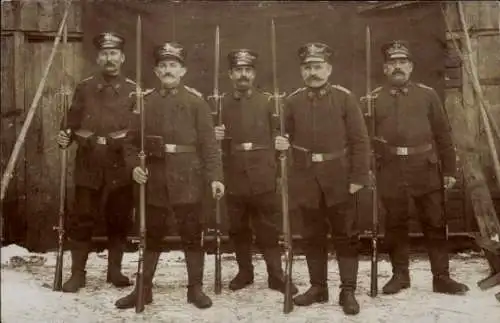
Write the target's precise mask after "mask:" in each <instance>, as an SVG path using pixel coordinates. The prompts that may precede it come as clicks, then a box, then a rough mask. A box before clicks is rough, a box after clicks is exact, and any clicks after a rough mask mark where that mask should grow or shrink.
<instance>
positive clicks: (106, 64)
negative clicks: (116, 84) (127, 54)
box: [104, 62, 117, 67]
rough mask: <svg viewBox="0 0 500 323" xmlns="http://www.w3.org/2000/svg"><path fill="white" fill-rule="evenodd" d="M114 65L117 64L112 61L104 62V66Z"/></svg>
mask: <svg viewBox="0 0 500 323" xmlns="http://www.w3.org/2000/svg"><path fill="white" fill-rule="evenodd" d="M116 65H117V64H116V63H113V62H106V63H105V64H104V66H106V67H115V66H116Z"/></svg>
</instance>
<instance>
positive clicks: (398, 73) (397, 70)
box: [384, 58, 413, 86]
mask: <svg viewBox="0 0 500 323" xmlns="http://www.w3.org/2000/svg"><path fill="white" fill-rule="evenodd" d="M412 71H413V63H412V62H411V61H410V60H408V59H406V58H397V59H391V60H388V61H387V62H385V64H384V74H385V75H386V76H387V78H388V79H389V81H390V82H391V83H392V84H394V85H396V86H397V85H403V84H405V83H406V82H408V80H409V79H410V75H411V72H412Z"/></svg>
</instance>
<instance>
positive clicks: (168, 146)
mask: <svg viewBox="0 0 500 323" xmlns="http://www.w3.org/2000/svg"><path fill="white" fill-rule="evenodd" d="M176 148H177V145H174V144H165V152H167V153H175V152H176Z"/></svg>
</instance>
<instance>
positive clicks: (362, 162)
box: [286, 43, 369, 314]
mask: <svg viewBox="0 0 500 323" xmlns="http://www.w3.org/2000/svg"><path fill="white" fill-rule="evenodd" d="M330 54H331V50H330V49H329V47H327V46H326V45H324V44H316V43H315V44H308V45H306V46H304V47H302V48H301V49H300V50H299V55H300V58H301V59H302V62H303V63H304V62H308V58H309V57H313V58H314V57H316V58H317V57H320V58H323V61H328V57H329V56H330ZM286 132H287V134H289V137H290V143H291V145H292V155H293V168H292V170H291V179H290V187H291V200H294V201H296V203H298V205H299V206H300V209H301V213H302V218H303V232H302V236H303V240H304V243H305V254H306V259H307V265H308V269H309V275H310V283H311V288H310V289H309V290H308V291H307V292H306V293H304V294H302V295H299V296H297V297H296V298H295V299H294V301H295V303H296V304H297V305H310V304H312V303H314V302H325V301H327V300H328V287H327V256H328V247H327V233H328V231H329V230H328V224H329V225H330V228H331V230H332V236H333V240H334V245H335V248H336V252H337V259H338V264H339V271H340V279H341V285H340V288H341V290H342V292H341V297H340V304H341V305H342V304H344V300H345V295H348V294H349V295H350V296H352V297H354V296H353V295H354V290H355V289H356V281H357V272H358V243H359V237H358V235H359V232H358V226H357V219H356V218H355V217H353V216H352V215H350V213H349V210H350V209H351V208H352V207H353V201H354V198H353V197H352V195H351V194H349V185H350V183H356V184H360V185H365V184H367V182H368V174H369V172H368V170H369V140H368V135H367V130H366V126H365V122H364V120H363V115H362V112H361V110H360V108H359V106H358V104H357V100H356V99H355V98H354V96H353V94H352V93H351V92H350V91H349V90H347V89H345V88H344V87H342V86H339V85H333V84H330V83H328V82H327V83H326V84H324V85H323V86H321V87H320V88H301V89H298V90H297V91H295V92H294V93H292V94H291V95H290V96H289V97H288V98H287V100H286ZM346 293H348V294H346ZM355 305H356V306H355V307H358V308H357V309H355V308H354V309H353V308H351V306H349V309H346V308H344V311H346V312H349V314H355V313H357V311H359V306H358V305H357V303H356V304H355ZM342 306H343V305H342Z"/></svg>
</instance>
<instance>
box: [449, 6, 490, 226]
mask: <svg viewBox="0 0 500 323" xmlns="http://www.w3.org/2000/svg"><path fill="white" fill-rule="evenodd" d="M462 4H463V7H464V14H465V20H466V23H467V24H468V25H469V27H470V31H469V33H470V37H471V42H472V50H473V53H472V59H473V61H474V62H475V64H476V65H477V68H478V74H479V79H480V83H481V85H482V89H483V92H484V95H485V98H486V99H487V100H488V101H489V103H490V104H491V106H492V110H493V111H491V112H492V114H493V116H494V119H495V122H496V123H497V124H500V30H499V28H500V3H499V2H498V1H477V2H474V1H470V2H463V3H462ZM445 12H446V16H447V19H448V22H449V24H450V26H451V29H452V32H451V33H450V32H448V33H447V39H448V48H450V51H454V49H453V48H454V46H453V44H452V43H453V42H452V39H455V41H456V42H457V43H458V45H459V46H460V48H461V49H465V44H463V43H464V40H463V33H462V32H461V29H462V28H461V24H460V18H459V15H458V9H457V5H456V3H454V2H449V3H448V4H447V6H446V10H445ZM452 56H453V55H452ZM454 56H457V55H454ZM457 61H458V66H455V67H457V69H458V70H459V71H460V75H456V74H455V73H454V71H453V72H451V73H450V75H448V76H453V75H455V80H452V79H449V80H448V83H449V86H448V87H447V90H446V102H445V107H446V109H447V111H448V114H449V116H450V119H451V122H452V126H453V129H454V136H455V138H456V140H458V141H461V142H463V143H465V144H464V147H468V148H469V149H474V150H477V151H479V153H480V155H481V162H482V165H483V166H484V172H485V177H486V179H487V181H488V183H489V184H490V187H491V189H492V195H493V197H494V199H495V200H496V202H497V204H496V205H497V210H498V211H499V212H498V213H500V204H499V203H498V201H499V197H500V192H499V191H498V189H497V188H496V182H495V178H494V172H493V167H492V156H491V155H490V154H489V152H488V146H487V142H486V138H485V134H484V129H483V126H482V125H481V121H480V117H479V111H478V106H477V104H478V102H477V100H476V95H475V94H474V89H473V87H472V84H471V83H470V82H469V76H468V74H467V72H466V70H465V66H462V64H460V62H459V60H455V63H456V62H457ZM450 65H453V62H451V64H450ZM452 69H455V68H454V67H452ZM452 78H453V77H452ZM457 79H458V80H459V82H457V81H456V80H457ZM466 120H473V122H466ZM497 148H500V145H497ZM499 151H500V150H499ZM461 184H462V183H461ZM458 188H460V189H462V188H463V186H462V185H460V186H459V187H458ZM464 193H465V192H464V191H463V190H462V196H463V197H465V194H464ZM463 197H462V198H463ZM463 202H464V203H462V205H463V211H464V212H465V214H466V215H467V216H466V217H463V221H464V224H465V228H466V229H467V230H472V229H475V219H474V217H473V214H472V210H471V209H470V206H469V205H468V199H467V198H465V199H464V200H463Z"/></svg>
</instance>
